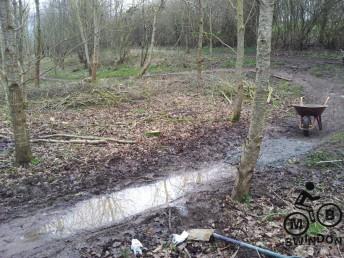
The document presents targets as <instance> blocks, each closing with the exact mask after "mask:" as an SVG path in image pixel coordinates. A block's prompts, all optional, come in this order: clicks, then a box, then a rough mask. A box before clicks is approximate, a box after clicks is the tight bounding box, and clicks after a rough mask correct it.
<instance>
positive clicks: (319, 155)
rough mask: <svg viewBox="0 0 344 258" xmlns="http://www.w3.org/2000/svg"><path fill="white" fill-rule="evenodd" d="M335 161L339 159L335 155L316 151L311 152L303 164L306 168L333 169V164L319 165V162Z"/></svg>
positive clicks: (324, 151)
mask: <svg viewBox="0 0 344 258" xmlns="http://www.w3.org/2000/svg"><path fill="white" fill-rule="evenodd" d="M337 159H339V157H338V156H337V155H336V154H334V153H331V152H329V151H326V150H319V151H316V152H313V153H312V154H310V155H309V156H308V157H307V158H306V161H305V164H306V166H308V167H323V168H327V167H333V166H336V165H335V163H321V164H319V162H321V161H330V160H337Z"/></svg>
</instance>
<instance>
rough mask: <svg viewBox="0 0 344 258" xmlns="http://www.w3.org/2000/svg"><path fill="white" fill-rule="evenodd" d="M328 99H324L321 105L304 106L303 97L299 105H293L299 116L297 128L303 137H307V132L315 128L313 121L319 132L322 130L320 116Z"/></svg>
mask: <svg viewBox="0 0 344 258" xmlns="http://www.w3.org/2000/svg"><path fill="white" fill-rule="evenodd" d="M329 99H330V97H327V98H326V101H325V103H324V104H323V105H317V104H304V103H303V97H301V99H300V104H298V105H293V107H294V108H295V110H296V112H297V114H298V115H299V116H300V124H299V128H300V129H301V130H302V131H303V135H304V136H309V132H310V131H311V130H312V129H314V128H315V121H316V122H317V124H318V128H319V130H322V122H321V115H322V113H323V112H324V111H325V109H326V108H327V102H328V101H329Z"/></svg>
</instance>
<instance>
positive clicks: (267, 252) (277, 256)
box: [213, 233, 301, 258]
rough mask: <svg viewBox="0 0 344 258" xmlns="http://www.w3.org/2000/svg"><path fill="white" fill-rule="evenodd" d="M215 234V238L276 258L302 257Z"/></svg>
mask: <svg viewBox="0 0 344 258" xmlns="http://www.w3.org/2000/svg"><path fill="white" fill-rule="evenodd" d="M213 236H214V238H215V239H219V240H222V241H225V242H228V243H232V244H236V245H239V246H242V247H246V248H249V249H252V250H255V251H257V252H258V253H262V254H265V255H268V256H270V257H274V258H301V257H299V256H286V255H282V254H279V253H275V252H273V251H270V250H268V249H265V248H261V247H258V246H254V245H251V244H248V243H245V242H241V241H239V240H235V239H233V238H230V237H225V236H221V235H219V234H217V233H213Z"/></svg>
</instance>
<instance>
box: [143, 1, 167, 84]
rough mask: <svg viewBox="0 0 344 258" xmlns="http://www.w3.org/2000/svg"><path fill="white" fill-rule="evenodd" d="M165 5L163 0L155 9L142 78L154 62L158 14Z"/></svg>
mask: <svg viewBox="0 0 344 258" xmlns="http://www.w3.org/2000/svg"><path fill="white" fill-rule="evenodd" d="M163 6H164V0H161V2H160V5H159V7H158V8H157V9H156V10H155V11H154V16H153V28H152V37H151V42H150V46H149V53H148V57H147V60H146V62H145V63H144V65H143V67H142V69H141V71H140V74H139V76H138V77H139V78H141V77H142V76H143V75H144V74H145V73H146V72H147V70H148V69H149V67H150V65H151V62H152V56H153V51H154V44H155V34H156V23H157V16H158V15H159V13H160V11H161V9H162V8H163Z"/></svg>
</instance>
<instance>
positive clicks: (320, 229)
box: [307, 222, 326, 236]
mask: <svg viewBox="0 0 344 258" xmlns="http://www.w3.org/2000/svg"><path fill="white" fill-rule="evenodd" d="M325 231H326V227H325V226H323V225H321V224H320V223H318V222H315V223H312V224H310V225H309V228H308V230H307V235H309V236H317V235H320V234H323V233H324V232H325Z"/></svg>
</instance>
